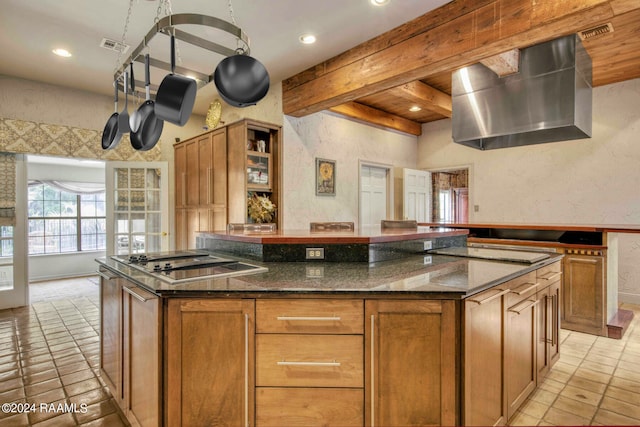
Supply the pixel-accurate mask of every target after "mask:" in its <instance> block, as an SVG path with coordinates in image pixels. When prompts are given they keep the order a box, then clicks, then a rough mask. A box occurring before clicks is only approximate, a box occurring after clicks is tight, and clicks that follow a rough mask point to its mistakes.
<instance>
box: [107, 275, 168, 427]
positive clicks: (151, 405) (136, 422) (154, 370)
mask: <svg viewBox="0 0 640 427" xmlns="http://www.w3.org/2000/svg"><path fill="white" fill-rule="evenodd" d="M100 276H101V280H100V314H101V318H100V325H101V337H102V339H101V344H100V356H101V358H100V374H101V376H102V378H103V380H104V381H105V383H106V384H107V387H109V390H110V391H111V395H112V396H113V398H114V399H115V401H116V403H117V404H118V406H119V407H120V409H121V410H122V412H123V414H124V415H125V416H126V417H127V419H128V420H129V422H130V423H131V425H133V426H140V427H151V426H153V427H157V426H160V425H161V407H162V406H161V391H162V388H161V385H160V384H161V382H160V379H161V369H162V350H161V337H162V330H161V327H162V314H161V310H160V298H158V297H157V296H155V295H153V294H151V293H149V292H147V291H145V290H143V289H141V288H139V287H137V286H135V285H134V284H133V283H131V282H129V281H128V280H126V279H123V278H121V277H120V276H118V275H116V274H114V273H112V272H109V271H108V270H106V269H101V270H100Z"/></svg>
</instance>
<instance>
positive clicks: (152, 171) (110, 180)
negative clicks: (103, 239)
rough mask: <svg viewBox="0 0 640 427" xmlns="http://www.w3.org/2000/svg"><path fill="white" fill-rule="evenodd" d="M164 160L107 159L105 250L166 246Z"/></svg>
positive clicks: (121, 252) (127, 251) (156, 249)
mask: <svg viewBox="0 0 640 427" xmlns="http://www.w3.org/2000/svg"><path fill="white" fill-rule="evenodd" d="M167 170H168V166H167V162H107V166H106V168H105V172H106V175H107V176H106V180H105V184H106V185H105V187H106V200H107V236H108V237H107V254H108V255H111V254H118V255H128V254H134V253H148V252H160V251H167V250H169V237H168V232H167V230H168V229H169V191H168V182H167V177H168V173H167Z"/></svg>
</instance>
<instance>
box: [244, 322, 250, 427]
mask: <svg viewBox="0 0 640 427" xmlns="http://www.w3.org/2000/svg"><path fill="white" fill-rule="evenodd" d="M244 425H245V427H249V425H250V423H249V314H247V313H245V314H244Z"/></svg>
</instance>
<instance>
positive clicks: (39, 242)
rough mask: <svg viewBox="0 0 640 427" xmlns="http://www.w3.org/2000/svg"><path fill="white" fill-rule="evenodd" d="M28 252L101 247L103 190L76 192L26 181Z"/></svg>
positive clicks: (104, 238) (103, 215) (103, 236)
mask: <svg viewBox="0 0 640 427" xmlns="http://www.w3.org/2000/svg"><path fill="white" fill-rule="evenodd" d="M28 203H29V208H28V212H29V228H28V229H29V255H33V254H50V253H67V252H80V251H93V250H104V249H105V248H106V232H105V227H106V219H105V193H104V192H100V193H96V194H77V193H73V192H69V191H64V190H61V189H58V188H56V187H55V186H52V185H49V184H46V183H39V182H35V183H30V185H29V196H28Z"/></svg>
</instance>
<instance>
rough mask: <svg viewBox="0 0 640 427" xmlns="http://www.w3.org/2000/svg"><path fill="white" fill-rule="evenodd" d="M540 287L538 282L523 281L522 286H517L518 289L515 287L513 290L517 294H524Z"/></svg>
mask: <svg viewBox="0 0 640 427" xmlns="http://www.w3.org/2000/svg"><path fill="white" fill-rule="evenodd" d="M524 286H526V288H525V289H522V288H523V287H524ZM537 287H538V283H530V282H527V283H523V284H522V285H521V286H519V287H517V288H516V289H513V290H512V291H511V292H512V293H514V294H516V295H522V294H526V293H527V292H529V291H530V290H532V289H535V288H537Z"/></svg>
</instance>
